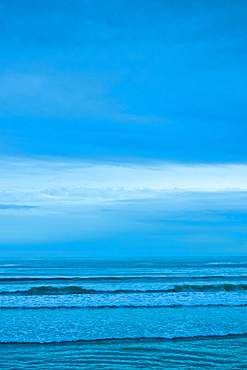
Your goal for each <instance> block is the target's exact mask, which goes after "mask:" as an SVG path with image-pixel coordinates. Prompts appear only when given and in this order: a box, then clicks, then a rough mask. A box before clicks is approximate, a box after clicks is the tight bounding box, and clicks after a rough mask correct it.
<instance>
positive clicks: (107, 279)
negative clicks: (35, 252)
mask: <svg viewBox="0 0 247 370" xmlns="http://www.w3.org/2000/svg"><path fill="white" fill-rule="evenodd" d="M181 280H183V281H200V280H205V281H212V280H223V281H224V280H234V281H247V276H244V275H241V276H222V275H219V276H217V275H215V276H93V277H92V276H90V277H45V276H43V277H42V276H40V277H4V278H3V277H2V278H0V284H2V283H15V284H18V283H34V284H36V283H37V284H38V283H44V282H50V283H52V282H54V283H65V282H66V283H76V282H82V283H83V282H97V283H99V282H117V281H119V282H124V281H135V282H144V281H181Z"/></svg>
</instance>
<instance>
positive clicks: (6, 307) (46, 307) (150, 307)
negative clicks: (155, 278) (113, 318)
mask: <svg viewBox="0 0 247 370" xmlns="http://www.w3.org/2000/svg"><path fill="white" fill-rule="evenodd" d="M182 307H188V308H189V307H247V303H243V304H241V303H239V304H238V303H215V304H214V303H205V304H198V303H195V304H191V303H188V304H186V303H185V304H181V303H174V304H170V303H168V304H162V303H161V304H160V305H157V304H156V305H147V304H143V305H133V304H129V305H127V304H122V305H118V306H117V305H107V304H106V305H94V306H92V305H85V306H74V305H69V304H68V305H57V306H56V305H54V306H31V307H29V306H21V305H19V306H0V310H19V309H20V310H40V309H48V310H55V309H61V308H64V309H68V308H73V309H80V310H81V309H85V308H89V309H122V308H131V309H135V308H149V309H152V308H182Z"/></svg>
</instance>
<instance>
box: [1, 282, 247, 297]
mask: <svg viewBox="0 0 247 370" xmlns="http://www.w3.org/2000/svg"><path fill="white" fill-rule="evenodd" d="M246 291H247V284H217V285H212V284H211V285H188V284H183V285H174V287H173V288H167V289H146V290H142V289H116V290H97V289H85V288H83V287H80V286H65V287H54V286H40V287H32V288H30V289H28V290H16V291H2V292H0V295H26V296H30V295H31V296H33V295H70V294H137V293H142V294H144V293H183V292H184V293H186V292H187V293H189V292H209V293H210V292H246Z"/></svg>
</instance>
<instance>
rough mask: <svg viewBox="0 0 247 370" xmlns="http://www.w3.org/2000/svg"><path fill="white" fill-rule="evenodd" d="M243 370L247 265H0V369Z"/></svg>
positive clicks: (239, 261) (164, 261)
mask: <svg viewBox="0 0 247 370" xmlns="http://www.w3.org/2000/svg"><path fill="white" fill-rule="evenodd" d="M71 368H73V369H119V370H122V369H126V370H127V369H163V368H164V369H195V368H201V369H211V368H214V369H247V257H231V258H226V257H224V258H223V257H222V258H219V257H218V258H132V259H116V258H115V259H100V258H95V259H93V258H91V259H84V258H56V259H55V258H54V259H14V258H11V259H1V260H0V369H4V370H7V369H8V370H9V369H11V370H13V369H41V370H42V369H53V370H58V369H59V370H62V369H71Z"/></svg>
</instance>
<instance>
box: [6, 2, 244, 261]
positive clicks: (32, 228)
mask: <svg viewBox="0 0 247 370" xmlns="http://www.w3.org/2000/svg"><path fill="white" fill-rule="evenodd" d="M246 16H247V5H246V3H245V2H244V1H241V0H240V1H237V2H234V1H232V0H224V1H223V0H221V1H210V0H207V1H206V0H205V1H203V0H202V1H195V0H194V1H192V0H191V1H189V0H183V1H176V2H174V1H168V0H167V1H159V0H156V1H155V0H153V1H151V0H149V1H148V0H147V1H143V0H142V1H138V0H136V1H128V0H125V1H120V0H112V1H103V0H101V1H99V0H90V1H88V0H80V1H79V0H70V1H63V0H60V1H57V0H49V1H48V0H43V1H35V0H33V1H29V0H22V1H21V2H20V1H18V0H1V1H0V25H1V27H0V47H1V51H2V53H1V58H0V86H1V87H0V122H1V124H0V155H1V159H0V171H1V179H0V185H1V187H0V225H1V226H0V251H2V253H3V254H4V255H5V254H11V255H15V254H16V253H18V255H19V254H21V255H22V254H23V255H27V256H31V255H32V256H33V255H46V254H48V255H66V254H68V253H70V254H71V253H72V254H73V253H74V254H75V255H80V256H122V255H123V256H165V255H168V256H169V255H176V256H180V255H183V256H184V255H194V254H196V255H207V254H209V255H215V254H223V255H224V254H229V255H238V254H246V253H247V241H246V240H247V239H246V227H245V225H246V220H247V213H246V205H247V185H246V184H247V163H246V158H247V145H246V139H247V126H246V118H247V109H246V85H247V73H246V62H247V61H246V59H247V58H246V57H247V48H246V31H247V22H246Z"/></svg>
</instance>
